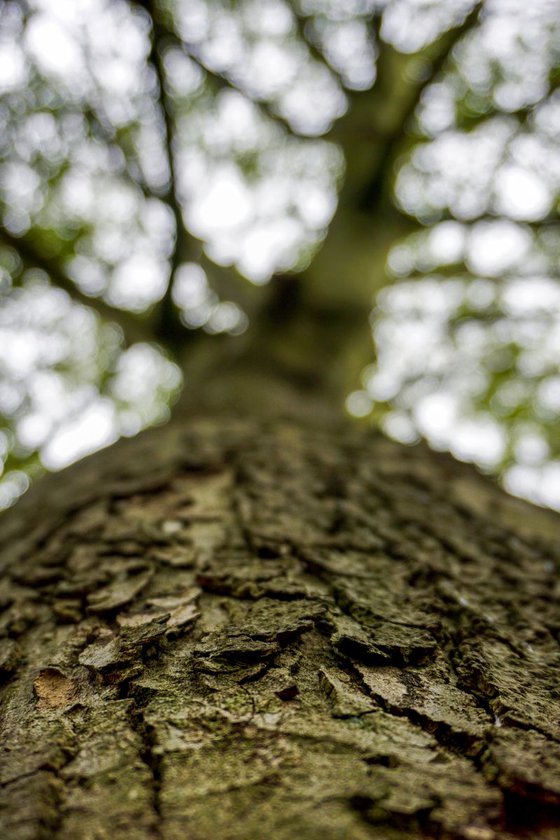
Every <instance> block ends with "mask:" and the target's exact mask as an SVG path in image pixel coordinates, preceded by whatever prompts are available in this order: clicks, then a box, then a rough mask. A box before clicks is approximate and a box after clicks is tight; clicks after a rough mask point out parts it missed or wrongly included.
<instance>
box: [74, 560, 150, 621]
mask: <svg viewBox="0 0 560 840" xmlns="http://www.w3.org/2000/svg"><path fill="white" fill-rule="evenodd" d="M152 575H153V570H151V569H148V570H146V571H144V572H140V574H137V575H131V576H130V577H127V578H125V579H124V580H115V581H113V583H111V584H109V586H105V587H103V589H99V590H98V591H97V592H91V593H90V594H89V595H88V599H87V601H88V610H89V612H91V613H102V612H110V611H111V610H116V609H118V608H119V607H124V605H125V604H128V603H129V602H130V601H132V600H133V599H134V598H135V597H136V596H137V595H138V594H139V593H140V592H141V591H142V590H143V589H144V587H145V586H146V584H147V583H149V581H150V580H151V578H152Z"/></svg>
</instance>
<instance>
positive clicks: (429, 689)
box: [356, 658, 493, 749]
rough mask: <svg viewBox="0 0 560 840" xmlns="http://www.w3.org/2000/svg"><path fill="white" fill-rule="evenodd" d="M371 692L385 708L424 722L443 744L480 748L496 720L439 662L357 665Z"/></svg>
mask: <svg viewBox="0 0 560 840" xmlns="http://www.w3.org/2000/svg"><path fill="white" fill-rule="evenodd" d="M356 668H357V670H358V672H359V673H360V676H361V678H362V680H363V682H364V685H365V686H366V687H367V690H368V692H369V693H370V694H371V696H372V698H374V699H375V700H376V701H377V702H379V703H380V704H381V705H382V706H383V708H385V709H387V710H388V711H390V712H394V713H396V714H406V715H410V716H411V717H412V718H414V719H420V718H421V719H422V720H423V721H424V725H425V726H427V727H428V728H430V727H433V730H434V731H435V732H436V733H441V737H442V739H443V740H448V741H450V742H451V743H453V742H454V741H456V740H458V741H462V744H463V748H464V749H467V744H468V742H469V741H470V742H471V743H473V745H474V748H475V749H476V748H477V745H478V747H480V745H481V743H482V741H483V738H484V734H485V731H486V730H487V729H489V728H490V727H491V725H492V723H493V718H492V716H491V715H490V714H488V712H486V711H485V710H484V709H482V708H481V707H480V706H479V705H478V704H477V702H476V700H475V699H474V698H473V697H472V695H470V694H467V693H466V692H464V691H461V689H459V688H457V686H456V685H455V684H454V683H455V679H454V675H453V672H452V671H451V668H449V667H447V666H446V664H445V662H444V660H443V659H441V658H438V660H437V661H436V662H434V663H430V664H428V665H426V666H423V667H417V668H410V667H409V668H402V667H401V668H399V667H395V666H385V667H380V668H371V667H368V666H367V665H362V664H361V663H359V664H357V665H356Z"/></svg>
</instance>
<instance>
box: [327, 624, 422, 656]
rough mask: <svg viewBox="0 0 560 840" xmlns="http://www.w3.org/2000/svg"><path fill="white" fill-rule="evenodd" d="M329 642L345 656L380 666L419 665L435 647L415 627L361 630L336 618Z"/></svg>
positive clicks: (387, 626)
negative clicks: (331, 641)
mask: <svg viewBox="0 0 560 840" xmlns="http://www.w3.org/2000/svg"><path fill="white" fill-rule="evenodd" d="M334 625H335V627H336V630H335V632H334V634H333V637H332V640H333V644H334V646H335V648H336V649H337V650H338V651H340V653H342V654H343V655H344V656H347V657H348V658H349V659H355V660H356V661H361V662H366V663H367V662H369V663H372V664H374V663H375V664H379V665H390V664H410V663H417V662H422V661H423V660H424V659H426V657H428V656H429V655H430V654H431V653H433V651H434V650H435V649H436V647H437V643H436V640H435V639H434V637H433V636H432V635H431V634H430V633H428V632H427V631H425V630H422V629H420V628H417V627H403V626H402V625H399V624H392V623H389V622H386V623H381V622H379V623H378V624H376V625H375V626H371V625H368V626H367V628H363V627H362V626H361V625H360V624H358V623H357V622H355V621H353V619H350V618H347V617H346V616H338V617H336V618H335V620H334Z"/></svg>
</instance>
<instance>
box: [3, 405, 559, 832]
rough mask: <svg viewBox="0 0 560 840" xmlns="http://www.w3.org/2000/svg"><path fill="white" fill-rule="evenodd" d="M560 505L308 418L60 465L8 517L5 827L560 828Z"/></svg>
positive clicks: (176, 429) (163, 433)
mask: <svg viewBox="0 0 560 840" xmlns="http://www.w3.org/2000/svg"><path fill="white" fill-rule="evenodd" d="M556 527H557V519H556V518H555V517H553V516H549V515H548V514H545V513H544V512H542V511H538V510H537V509H534V508H531V506H529V505H526V504H523V503H520V502H516V501H513V500H511V499H509V498H507V497H506V496H505V495H504V494H502V493H501V491H499V490H498V489H496V488H495V487H494V485H492V484H491V483H490V482H488V481H486V480H484V479H482V478H480V477H479V476H478V475H477V474H476V473H475V472H474V470H471V469H470V468H468V467H466V466H464V465H460V464H457V463H455V462H454V461H452V460H451V459H449V458H446V457H444V456H437V455H434V454H432V453H429V452H428V451H427V450H426V449H425V448H423V447H415V448H413V449H404V448H402V447H399V446H397V445H396V444H393V443H390V442H389V441H387V440H385V439H384V438H382V437H380V436H375V435H371V434H362V433H358V432H355V431H349V430H346V429H344V428H336V429H331V430H330V431H329V430H327V431H322V432H318V431H317V430H313V429H311V428H309V427H306V426H303V425H301V424H300V423H298V422H295V421H272V420H270V419H269V420H264V421H260V422H257V421H255V420H227V419H226V418H222V419H221V420H220V421H216V420H210V419H202V420H199V421H196V422H195V421H192V422H190V423H189V424H188V426H187V427H185V428H183V426H181V425H180V424H176V425H171V426H169V427H167V428H165V429H159V430H156V431H155V432H151V433H148V434H146V435H143V436H141V437H139V438H138V439H136V440H133V441H128V442H125V443H122V444H119V445H117V446H116V447H113V448H112V449H111V450H109V451H108V452H105V453H101V454H98V455H96V456H93V457H92V458H90V459H88V460H87V461H86V462H83V463H82V464H79V465H77V466H76V467H74V468H72V469H70V470H67V471H66V472H65V473H63V474H61V475H59V476H56V477H49V478H48V479H46V480H45V481H44V482H43V483H42V485H38V486H37V488H35V489H34V490H33V491H32V492H31V493H30V494H29V496H28V498H26V499H25V500H24V501H23V502H22V503H21V504H20V505H18V506H17V507H16V508H15V509H14V510H13V511H12V512H10V513H9V514H8V515H6V516H5V517H4V518H3V521H2V537H1V538H0V548H1V551H2V554H1V558H2V560H1V562H2V573H3V575H4V580H5V584H4V587H3V593H2V608H3V611H2V613H1V616H0V633H1V641H0V671H1V676H2V679H3V684H2V693H1V706H0V711H1V716H2V731H3V743H2V759H1V776H0V782H1V787H0V809H1V810H0V825H1V827H2V828H1V831H0V833H1V836H3V837H6V838H10V840H27V838H29V839H30V840H31V838H40V837H46V838H51V837H53V838H54V837H56V838H60V839H61V840H63V839H64V840H78V839H79V840H81V839H82V838H83V840H86V838H87V840H94V838H95V840H102V838H105V837H107V838H109V837H111V838H114V839H116V838H152V840H153V838H161V840H175V838H181V839H182V838H186V837H188V838H200V839H201V840H202V838H216V840H222V838H223V840H236V838H239V840H241V838H243V840H248V839H249V838H269V837H270V838H275V840H283V838H286V840H287V838H292V837H294V836H298V837H301V838H306V840H307V838H309V840H314V838H317V840H319V839H320V840H324V838H325V837H326V838H353V840H362V838H363V840H366V838H383V840H397V839H398V840H400V839H401V838H415V837H417V838H423V837H440V838H441V837H443V838H463V840H506V838H511V837H517V836H524V837H542V838H548V840H552V839H553V838H558V837H560V694H559V691H558V670H557V666H558V662H559V645H558V633H559V630H560V616H559V612H558V609H557V603H556V601H555V593H557V587H558V583H557V563H558V550H557V548H555V547H554V545H553V543H552V542H551V539H550V537H551V535H552V534H553V531H554V529H555V528H556Z"/></svg>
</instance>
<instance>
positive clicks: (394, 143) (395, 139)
mask: <svg viewBox="0 0 560 840" xmlns="http://www.w3.org/2000/svg"><path fill="white" fill-rule="evenodd" d="M482 6H483V2H482V0H478V2H477V3H475V5H474V6H473V8H472V9H471V11H470V12H469V13H468V14H467V16H466V17H465V19H464V20H463V22H462V23H461V24H460V25H459V26H457V27H455V28H453V29H450V30H448V31H447V32H445V33H444V34H443V35H441V36H440V38H438V39H437V41H436V42H435V43H434V44H432V45H431V47H430V49H429V52H430V53H431V52H433V53H434V56H433V58H432V60H431V66H430V72H429V73H428V74H427V76H426V78H425V79H423V80H422V82H421V83H420V84H418V85H416V86H415V87H414V88H413V90H412V91H411V95H410V97H409V98H408V101H407V102H406V103H405V107H404V109H403V111H402V114H401V116H400V119H399V124H398V127H397V129H396V130H395V131H394V132H391V133H390V134H388V136H386V137H385V139H384V140H383V144H382V147H381V151H380V154H379V155H378V156H377V161H376V165H375V168H374V170H373V172H372V173H371V175H370V178H369V180H368V182H367V183H366V185H365V187H364V189H363V191H362V196H361V199H360V206H361V209H363V210H366V211H371V210H373V208H374V207H375V206H376V204H377V203H378V202H379V200H380V199H381V196H382V194H383V190H384V187H385V182H386V179H387V178H388V177H389V176H390V175H391V174H392V171H393V164H394V162H395V159H396V157H397V154H398V151H399V148H400V146H401V142H402V140H403V138H404V137H405V135H406V130H407V126H408V124H409V122H410V120H411V119H412V118H413V116H414V113H415V111H416V108H417V107H418V105H419V103H420V101H421V99H422V94H423V93H424V91H425V90H426V89H427V88H428V87H429V86H430V85H431V84H432V82H433V81H434V79H436V78H437V76H438V75H439V74H440V72H441V71H442V69H443V68H444V66H445V64H446V62H447V60H448V59H449V57H450V55H451V53H452V51H453V48H454V47H455V46H456V45H457V44H458V42H459V41H460V40H461V39H462V38H463V37H464V36H465V35H466V34H467V32H469V31H470V30H471V29H472V28H473V27H474V26H475V25H476V24H477V22H478V19H479V14H480V11H481V9H482ZM378 43H379V48H380V50H381V52H380V56H379V59H378V68H379V74H380V75H379V77H378V82H377V84H376V87H377V86H378V85H381V86H383V85H385V86H387V81H386V80H384V79H383V77H382V75H381V74H382V69H383V64H384V62H383V53H384V49H383V48H385V50H386V49H392V48H391V47H389V45H387V44H385V42H383V41H381V40H379V42H378ZM374 89H375V88H374Z"/></svg>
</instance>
